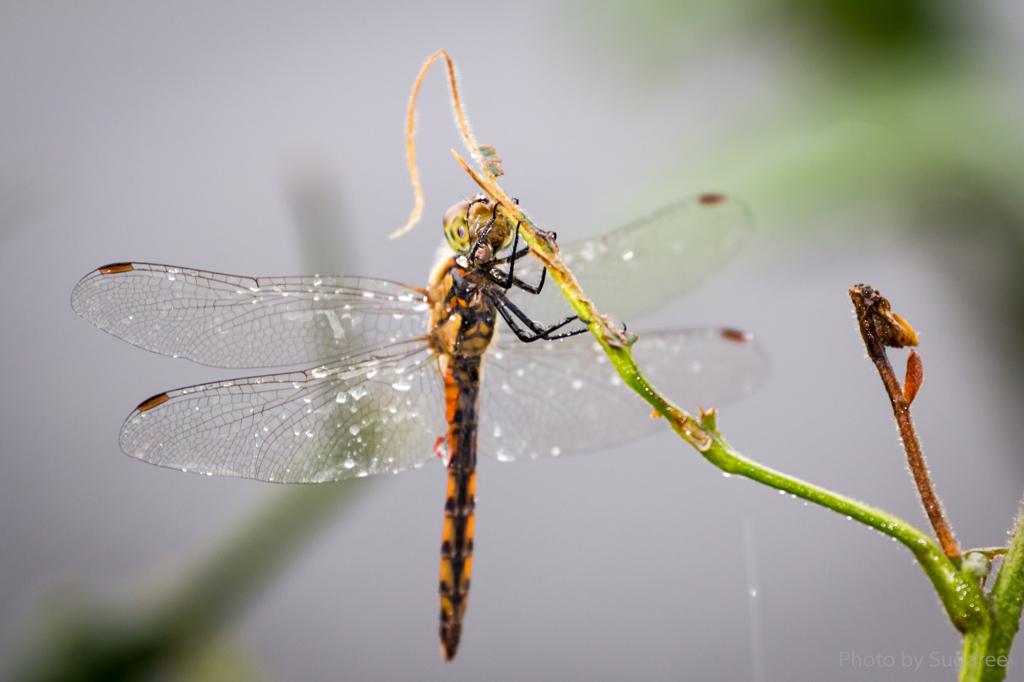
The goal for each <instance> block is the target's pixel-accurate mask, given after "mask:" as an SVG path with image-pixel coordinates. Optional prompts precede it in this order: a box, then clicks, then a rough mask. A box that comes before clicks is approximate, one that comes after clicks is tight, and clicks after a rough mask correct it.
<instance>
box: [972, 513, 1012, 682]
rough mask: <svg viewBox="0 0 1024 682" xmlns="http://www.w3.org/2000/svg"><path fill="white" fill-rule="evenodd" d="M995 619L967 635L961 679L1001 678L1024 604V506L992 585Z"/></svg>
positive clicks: (976, 681) (984, 680) (980, 681)
mask: <svg viewBox="0 0 1024 682" xmlns="http://www.w3.org/2000/svg"><path fill="white" fill-rule="evenodd" d="M991 602H992V619H991V622H990V623H988V624H987V627H981V628H977V629H972V630H971V631H970V632H968V633H966V634H965V635H964V645H963V659H964V663H963V668H962V669H961V672H960V682H1001V680H1003V679H1005V678H1006V666H1007V665H1008V663H1009V659H1010V647H1011V646H1012V645H1013V638H1014V636H1015V635H1016V634H1017V630H1018V629H1019V627H1020V616H1021V606H1022V604H1024V509H1022V511H1021V513H1020V515H1019V516H1018V517H1017V525H1016V526H1015V527H1014V530H1013V536H1012V537H1011V539H1010V545H1009V547H1008V548H1007V552H1006V555H1005V556H1004V557H1003V564H1002V566H1001V567H1000V569H999V574H998V575H997V576H996V581H995V585H993V587H992V594H991Z"/></svg>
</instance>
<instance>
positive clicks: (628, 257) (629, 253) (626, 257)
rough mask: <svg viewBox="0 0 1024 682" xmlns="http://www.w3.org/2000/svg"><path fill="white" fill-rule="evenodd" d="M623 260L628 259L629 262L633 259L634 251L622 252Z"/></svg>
mask: <svg viewBox="0 0 1024 682" xmlns="http://www.w3.org/2000/svg"><path fill="white" fill-rule="evenodd" d="M622 260H624V261H626V262H627V263H628V262H629V261H631V260H633V252H632V251H627V252H626V253H624V254H622Z"/></svg>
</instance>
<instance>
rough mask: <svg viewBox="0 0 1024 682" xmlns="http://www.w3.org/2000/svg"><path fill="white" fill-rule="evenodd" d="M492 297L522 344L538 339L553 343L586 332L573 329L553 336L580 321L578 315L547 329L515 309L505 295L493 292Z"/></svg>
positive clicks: (584, 329)
mask: <svg viewBox="0 0 1024 682" xmlns="http://www.w3.org/2000/svg"><path fill="white" fill-rule="evenodd" d="M492 295H493V296H494V302H495V306H496V307H497V309H498V312H499V313H500V314H501V317H502V318H503V319H504V320H505V322H506V323H508V326H509V328H510V329H511V330H512V333H513V334H515V335H516V338H518V339H519V340H520V341H522V342H523V343H531V342H533V341H537V340H539V339H544V340H546V341H554V340H556V339H564V338H567V337H570V336H576V335H577V334H583V333H584V332H586V331H587V328H586V327H583V328H581V329H573V330H572V331H568V332H562V333H560V334H554V333H553V332H556V331H558V330H559V329H561V328H562V327H564V326H565V325H567V324H569V323H570V322H573V321H575V320H578V319H580V318H579V315H571V316H569V317H567V318H565V319H564V320H562V321H561V322H556V323H555V324H553V325H551V326H549V327H542V326H540V325H539V324H537V323H536V322H534V321H533V320H531V319H530V317H529V316H528V315H527V314H526V313H524V312H523V311H522V310H520V309H519V308H517V307H516V305H515V304H514V303H512V302H511V301H509V300H508V299H507V298H505V295H504V294H502V293H501V292H493V294H492ZM516 318H518V320H519V321H518V322H517V321H516ZM520 324H522V325H523V326H525V327H526V329H523V327H521V326H520Z"/></svg>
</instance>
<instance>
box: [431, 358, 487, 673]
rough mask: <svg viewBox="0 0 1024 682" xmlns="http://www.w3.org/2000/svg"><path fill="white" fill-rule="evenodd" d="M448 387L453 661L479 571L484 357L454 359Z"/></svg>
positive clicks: (445, 546) (445, 557)
mask: <svg viewBox="0 0 1024 682" xmlns="http://www.w3.org/2000/svg"><path fill="white" fill-rule="evenodd" d="M444 386H445V402H446V408H447V409H446V411H447V418H448V451H449V453H450V458H449V460H448V496H447V499H446V500H445V503H444V536H443V538H442V541H441V586H440V593H441V653H442V654H443V655H444V658H445V660H451V659H452V658H454V656H455V651H456V649H457V648H458V646H459V637H460V636H461V635H462V618H463V615H464V614H465V612H466V600H467V599H468V598H469V577H470V573H471V571H472V567H473V508H474V506H475V504H476V503H475V488H476V433H477V421H478V412H479V406H480V357H479V356H465V355H456V356H450V357H449V358H448V366H447V368H446V371H445V375H444Z"/></svg>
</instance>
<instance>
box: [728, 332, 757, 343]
mask: <svg viewBox="0 0 1024 682" xmlns="http://www.w3.org/2000/svg"><path fill="white" fill-rule="evenodd" d="M721 334H722V338H723V339H725V340H726V341H735V342H736V343H747V342H748V341H750V340H751V339H753V338H754V336H753V335H752V334H748V333H747V332H741V331H740V330H739V329H723V330H722V332H721Z"/></svg>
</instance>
